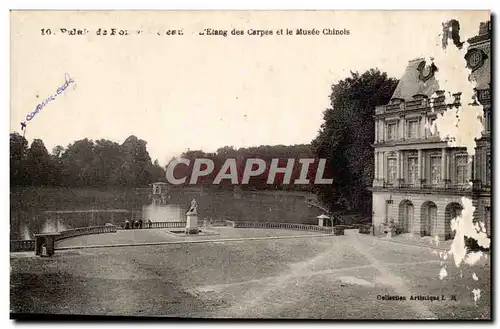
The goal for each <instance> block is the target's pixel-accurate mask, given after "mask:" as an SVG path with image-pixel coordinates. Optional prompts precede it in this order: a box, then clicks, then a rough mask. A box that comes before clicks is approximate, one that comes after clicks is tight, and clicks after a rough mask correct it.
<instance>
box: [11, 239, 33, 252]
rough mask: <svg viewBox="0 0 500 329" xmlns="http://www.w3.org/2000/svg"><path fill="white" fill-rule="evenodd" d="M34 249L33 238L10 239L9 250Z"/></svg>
mask: <svg viewBox="0 0 500 329" xmlns="http://www.w3.org/2000/svg"><path fill="white" fill-rule="evenodd" d="M17 251H35V240H11V241H10V252H17Z"/></svg>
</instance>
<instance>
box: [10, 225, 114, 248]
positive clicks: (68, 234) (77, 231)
mask: <svg viewBox="0 0 500 329" xmlns="http://www.w3.org/2000/svg"><path fill="white" fill-rule="evenodd" d="M114 232H116V226H114V225H106V226H89V227H79V228H74V229H70V230H65V231H61V232H59V233H60V234H59V235H58V236H57V237H55V241H59V240H62V239H67V238H72V237H75V236H80V235H89V234H101V233H114ZM18 251H35V240H11V241H10V252H18Z"/></svg>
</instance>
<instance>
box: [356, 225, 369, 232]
mask: <svg viewBox="0 0 500 329" xmlns="http://www.w3.org/2000/svg"><path fill="white" fill-rule="evenodd" d="M359 233H361V234H372V226H371V225H363V226H361V225H360V226H359Z"/></svg>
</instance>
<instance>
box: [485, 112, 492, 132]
mask: <svg viewBox="0 0 500 329" xmlns="http://www.w3.org/2000/svg"><path fill="white" fill-rule="evenodd" d="M484 116H485V119H484V121H485V127H484V129H485V130H486V132H488V133H489V132H490V131H491V112H490V111H485V113H484Z"/></svg>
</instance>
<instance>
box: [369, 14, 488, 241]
mask: <svg viewBox="0 0 500 329" xmlns="http://www.w3.org/2000/svg"><path fill="white" fill-rule="evenodd" d="M468 41H469V48H468V49H467V55H466V56H465V59H464V65H465V64H467V66H468V67H469V68H470V70H471V75H473V76H474V78H475V79H476V81H477V82H478V84H477V88H476V95H477V100H478V101H479V102H480V103H481V104H482V105H483V109H484V117H483V124H484V131H483V133H482V137H481V138H480V139H478V140H476V150H475V155H474V156H473V157H470V156H469V155H468V153H467V149H466V148H452V147H449V145H448V143H447V142H445V141H442V140H441V139H440V137H439V136H438V132H437V131H436V130H435V129H432V128H430V127H431V126H432V122H433V121H434V120H436V117H437V115H438V114H439V113H442V112H443V111H445V110H446V109H447V108H450V107H452V106H453V105H449V104H446V103H445V97H444V93H443V92H442V91H439V90H438V89H439V87H438V83H437V81H436V79H435V78H434V72H435V69H436V67H435V66H433V64H432V65H429V64H430V63H425V61H424V60H423V59H417V60H412V61H410V62H409V64H408V66H407V68H406V71H405V73H404V74H403V76H402V78H401V80H400V82H399V84H398V86H397V88H396V90H395V91H394V94H393V96H392V99H391V100H390V102H389V104H387V105H385V106H379V107H377V108H376V111H375V142H374V148H375V174H374V176H375V177H374V182H373V224H374V231H375V234H381V233H383V232H384V231H387V225H388V224H389V223H391V222H394V224H395V225H397V226H399V227H400V229H401V230H402V231H403V232H406V233H413V234H414V235H418V236H432V237H434V236H438V237H439V238H440V240H447V239H451V238H453V231H452V230H451V225H450V224H451V219H452V218H454V217H455V216H456V215H457V214H459V213H460V212H461V211H462V209H463V207H464V206H463V204H462V197H468V198H470V199H472V204H473V205H474V207H475V211H474V220H479V221H481V222H483V223H485V225H486V231H487V234H488V236H489V235H490V218H491V217H490V216H491V190H490V188H491V160H490V159H491V156H490V154H491V153H490V152H491V151H490V150H491V149H490V131H491V130H490V129H491V108H490V75H491V71H490V61H491V54H490V41H491V25H490V22H487V23H481V26H480V29H479V34H478V35H477V36H475V37H473V38H471V39H470V40H468ZM450 46H453V45H450ZM437 69H439V68H437ZM436 95H437V96H436ZM454 96H455V103H459V102H460V94H455V95H454ZM431 102H432V104H433V108H431V106H430V105H431ZM470 159H472V160H470Z"/></svg>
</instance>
